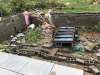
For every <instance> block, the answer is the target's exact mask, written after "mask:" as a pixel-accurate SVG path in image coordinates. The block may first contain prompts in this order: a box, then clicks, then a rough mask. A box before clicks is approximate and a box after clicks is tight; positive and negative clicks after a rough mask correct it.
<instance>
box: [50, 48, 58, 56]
mask: <svg viewBox="0 0 100 75" xmlns="http://www.w3.org/2000/svg"><path fill="white" fill-rule="evenodd" d="M57 51H58V48H54V49H52V50H51V51H50V54H49V55H50V56H55V54H56V53H57Z"/></svg>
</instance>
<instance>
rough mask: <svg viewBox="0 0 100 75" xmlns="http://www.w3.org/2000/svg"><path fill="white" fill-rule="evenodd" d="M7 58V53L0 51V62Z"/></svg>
mask: <svg viewBox="0 0 100 75" xmlns="http://www.w3.org/2000/svg"><path fill="white" fill-rule="evenodd" d="M8 58H9V55H8V54H5V53H2V52H0V64H1V63H3V62H5V61H6V60H7V59H8Z"/></svg>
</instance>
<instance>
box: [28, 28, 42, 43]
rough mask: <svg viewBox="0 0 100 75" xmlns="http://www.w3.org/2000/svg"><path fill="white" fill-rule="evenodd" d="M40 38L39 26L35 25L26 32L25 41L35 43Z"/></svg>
mask: <svg viewBox="0 0 100 75" xmlns="http://www.w3.org/2000/svg"><path fill="white" fill-rule="evenodd" d="M40 40H41V28H40V27H37V28H35V29H34V30H29V31H28V32H27V34H26V41H27V42H28V43H37V42H38V41H40Z"/></svg>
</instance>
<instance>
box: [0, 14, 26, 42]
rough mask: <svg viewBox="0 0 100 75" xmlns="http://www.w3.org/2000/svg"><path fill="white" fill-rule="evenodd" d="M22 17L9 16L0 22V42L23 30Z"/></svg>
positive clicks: (19, 15)
mask: <svg viewBox="0 0 100 75" xmlns="http://www.w3.org/2000/svg"><path fill="white" fill-rule="evenodd" d="M24 25H25V22H24V16H23V15H22V14H18V15H14V16H10V17H8V18H6V19H5V20H3V21H2V22H0V42H2V41H4V40H6V39H8V37H9V36H10V35H12V34H13V35H14V34H15V33H16V32H21V31H22V30H23V29H24Z"/></svg>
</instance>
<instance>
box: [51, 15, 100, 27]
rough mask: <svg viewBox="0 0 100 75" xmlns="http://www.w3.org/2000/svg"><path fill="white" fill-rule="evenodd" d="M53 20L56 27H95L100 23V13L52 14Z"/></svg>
mask: <svg viewBox="0 0 100 75" xmlns="http://www.w3.org/2000/svg"><path fill="white" fill-rule="evenodd" d="M52 19H53V22H54V24H55V25H56V26H65V25H74V26H87V27H93V26H94V25H96V24H98V23H99V22H100V13H52Z"/></svg>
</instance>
